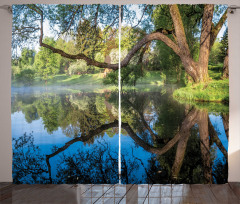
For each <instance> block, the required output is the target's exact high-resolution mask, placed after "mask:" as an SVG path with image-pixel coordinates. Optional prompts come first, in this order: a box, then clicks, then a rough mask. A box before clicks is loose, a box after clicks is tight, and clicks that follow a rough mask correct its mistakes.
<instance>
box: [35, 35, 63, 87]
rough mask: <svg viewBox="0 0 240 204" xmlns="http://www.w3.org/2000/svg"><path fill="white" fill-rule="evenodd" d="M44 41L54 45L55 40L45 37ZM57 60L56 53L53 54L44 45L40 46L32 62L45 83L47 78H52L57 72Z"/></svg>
mask: <svg viewBox="0 0 240 204" xmlns="http://www.w3.org/2000/svg"><path fill="white" fill-rule="evenodd" d="M44 42H46V43H48V44H50V45H52V46H55V41H54V40H53V38H49V37H46V38H45V39H44ZM57 60H58V55H57V54H54V53H53V52H52V51H51V50H49V49H47V48H44V47H41V48H40V51H39V52H38V53H37V55H36V58H35V63H34V65H35V69H36V70H37V73H38V74H39V76H40V77H41V79H42V80H44V81H45V83H46V84H47V81H48V80H49V79H51V78H53V76H54V75H55V74H57V73H58V72H59V66H58V64H57Z"/></svg>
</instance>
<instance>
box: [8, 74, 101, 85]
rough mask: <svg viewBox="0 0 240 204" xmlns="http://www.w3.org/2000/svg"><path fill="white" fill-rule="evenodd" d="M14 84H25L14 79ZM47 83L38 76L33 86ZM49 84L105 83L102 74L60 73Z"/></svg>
mask: <svg viewBox="0 0 240 204" xmlns="http://www.w3.org/2000/svg"><path fill="white" fill-rule="evenodd" d="M12 85H13V86H23V84H21V83H18V82H16V81H14V80H13V82H12ZM42 85H45V81H42V80H41V79H40V77H36V78H35V80H34V82H33V84H32V86H42ZM47 85H48V86H51V85H57V86H69V85H103V83H102V74H101V73H98V74H86V75H72V76H69V75H66V74H58V75H55V76H54V77H53V78H52V79H49V80H48V82H47Z"/></svg>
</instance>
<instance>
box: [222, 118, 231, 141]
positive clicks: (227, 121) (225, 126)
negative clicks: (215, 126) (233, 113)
mask: <svg viewBox="0 0 240 204" xmlns="http://www.w3.org/2000/svg"><path fill="white" fill-rule="evenodd" d="M222 120H223V126H224V130H225V133H226V137H227V139H229V113H223V114H222Z"/></svg>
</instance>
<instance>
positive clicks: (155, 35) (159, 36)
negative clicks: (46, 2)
mask: <svg viewBox="0 0 240 204" xmlns="http://www.w3.org/2000/svg"><path fill="white" fill-rule="evenodd" d="M28 7H29V8H30V9H32V10H34V11H35V12H37V13H38V14H40V17H41V21H40V37H39V44H40V46H42V47H45V48H47V49H50V50H51V51H52V52H53V53H57V54H60V55H61V56H62V57H66V58H68V59H83V60H85V61H86V63H87V65H93V66H96V67H99V68H109V69H113V70H117V69H118V64H110V63H104V62H98V61H96V60H94V59H91V58H89V57H87V56H86V55H84V54H82V53H79V54H76V55H72V54H68V53H66V52H64V51H63V50H61V49H57V48H54V47H52V46H51V45H48V44H45V43H43V12H42V11H41V9H39V8H38V7H37V6H35V5H34V7H32V6H30V5H29V6H28ZM179 15H180V14H179ZM153 40H161V41H163V42H164V43H165V44H166V45H167V46H169V47H170V48H172V49H173V51H174V52H175V53H176V54H177V55H179V56H181V55H182V50H180V48H179V47H178V46H177V45H176V44H175V43H174V42H173V41H172V40H171V39H170V38H168V37H167V36H166V35H164V34H163V33H161V32H155V33H151V34H148V35H146V36H145V37H143V38H142V39H141V40H140V41H139V42H138V43H137V44H136V45H135V46H134V47H133V48H132V50H130V51H129V53H128V54H127V56H126V57H125V58H124V59H123V60H122V62H121V67H126V66H127V65H128V63H129V62H130V60H131V59H132V57H133V56H134V54H135V53H136V52H137V51H138V50H139V49H141V47H142V46H144V45H145V44H147V43H148V42H151V41H153Z"/></svg>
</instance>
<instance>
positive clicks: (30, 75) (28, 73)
mask: <svg viewBox="0 0 240 204" xmlns="http://www.w3.org/2000/svg"><path fill="white" fill-rule="evenodd" d="M34 78H35V72H34V71H33V70H32V69H23V70H21V71H20V72H19V73H18V74H16V80H17V82H20V83H23V84H24V85H25V86H29V85H32V84H33V81H34Z"/></svg>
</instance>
